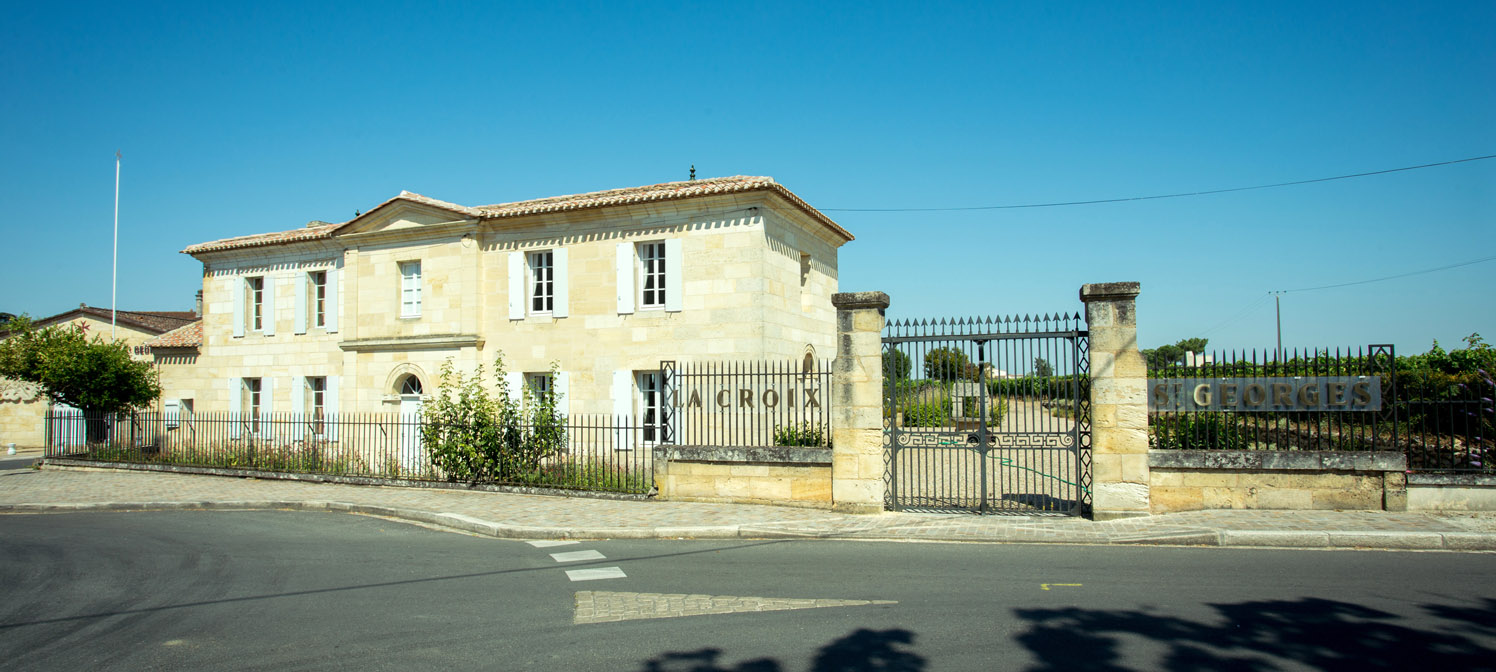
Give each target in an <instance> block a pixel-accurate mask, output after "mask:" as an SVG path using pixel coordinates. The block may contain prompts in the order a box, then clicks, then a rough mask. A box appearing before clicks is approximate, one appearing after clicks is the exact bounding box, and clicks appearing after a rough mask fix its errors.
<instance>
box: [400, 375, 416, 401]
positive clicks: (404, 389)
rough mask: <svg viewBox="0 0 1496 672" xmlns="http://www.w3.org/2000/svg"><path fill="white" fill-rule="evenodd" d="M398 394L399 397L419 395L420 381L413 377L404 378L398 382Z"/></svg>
mask: <svg viewBox="0 0 1496 672" xmlns="http://www.w3.org/2000/svg"><path fill="white" fill-rule="evenodd" d="M400 394H401V396H405V395H416V396H419V395H420V394H421V379H420V378H417V377H415V376H406V377H405V380H403V381H401V382H400Z"/></svg>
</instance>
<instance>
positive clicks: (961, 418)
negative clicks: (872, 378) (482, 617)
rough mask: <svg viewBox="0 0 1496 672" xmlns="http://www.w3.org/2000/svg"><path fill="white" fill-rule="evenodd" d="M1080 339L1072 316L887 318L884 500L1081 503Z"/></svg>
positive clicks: (1035, 510)
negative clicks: (936, 318) (945, 318)
mask: <svg viewBox="0 0 1496 672" xmlns="http://www.w3.org/2000/svg"><path fill="white" fill-rule="evenodd" d="M1087 345H1088V332H1087V331H1086V327H1085V323H1084V322H1083V321H1082V320H1081V317H1080V315H1079V314H1073V315H1052V316H1051V315H1045V316H1043V317H1037V316H1030V317H1002V318H996V317H989V318H970V319H958V320H939V321H923V320H919V321H905V322H898V321H895V322H891V323H889V325H888V327H887V328H886V329H885V331H884V335H883V381H884V395H883V418H884V419H883V423H884V433H883V441H884V445H885V446H886V447H887V450H886V451H885V452H884V456H885V459H886V460H888V468H887V470H886V471H885V472H884V474H885V476H884V477H885V479H886V486H887V488H886V498H887V504H888V507H889V508H890V509H893V510H902V511H949V512H973V513H1006V514H1023V515H1035V514H1069V515H1079V514H1081V513H1083V512H1084V511H1085V510H1086V509H1087V508H1088V507H1089V505H1090V486H1091V474H1090V467H1091V397H1090V356H1089V352H1088V348H1087Z"/></svg>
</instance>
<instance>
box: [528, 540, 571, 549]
mask: <svg viewBox="0 0 1496 672" xmlns="http://www.w3.org/2000/svg"><path fill="white" fill-rule="evenodd" d="M525 543H527V544H529V545H531V546H534V547H535V548H550V547H552V546H570V545H572V544H580V543H582V542H580V541H568V540H564V539H536V540H535V541H527V542H525Z"/></svg>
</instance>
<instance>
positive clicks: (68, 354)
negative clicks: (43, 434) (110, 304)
mask: <svg viewBox="0 0 1496 672" xmlns="http://www.w3.org/2000/svg"><path fill="white" fill-rule="evenodd" d="M8 327H9V331H10V337H9V338H6V339H5V340H3V341H0V376H4V377H6V378H13V379H15V380H23V381H26V382H29V383H35V384H36V385H38V386H40V387H41V388H42V392H43V393H44V394H46V395H47V398H49V399H51V400H52V402H53V403H57V404H67V405H69V406H73V407H75V408H77V409H79V410H81V411H83V415H84V417H85V418H89V420H88V421H87V425H88V430H87V431H88V440H89V441H98V440H102V439H103V438H104V427H105V424H104V416H105V415H107V414H109V413H120V412H123V411H128V410H130V409H132V408H141V407H144V406H145V405H147V404H149V403H151V402H152V401H155V400H156V398H157V397H159V396H161V385H160V384H159V383H158V382H157V379H156V372H155V371H154V370H152V369H151V365H150V363H149V362H140V361H135V360H132V359H130V347H129V346H127V345H125V344H124V343H121V342H118V341H115V342H113V343H107V342H105V341H104V339H103V337H102V336H95V337H94V338H93V340H89V338H88V327H86V326H84V325H55V326H51V327H47V328H45V329H37V328H36V326H35V325H34V324H33V323H32V322H31V320H30V319H29V318H27V317H25V316H24V315H23V316H21V317H17V318H15V319H14V320H11V322H10V323H9V325H8Z"/></svg>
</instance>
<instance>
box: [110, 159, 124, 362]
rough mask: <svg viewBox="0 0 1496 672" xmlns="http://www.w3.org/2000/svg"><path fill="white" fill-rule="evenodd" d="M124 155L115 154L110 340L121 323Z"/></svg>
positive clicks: (114, 337)
mask: <svg viewBox="0 0 1496 672" xmlns="http://www.w3.org/2000/svg"><path fill="white" fill-rule="evenodd" d="M121 158H123V155H122V154H121V153H120V152H119V150H115V152H114V272H113V273H111V274H110V280H109V340H111V341H113V340H116V338H117V337H116V336H115V333H114V332H115V324H116V323H117V322H118V321H119V319H118V318H119V313H118V311H117V309H116V308H115V300H116V299H117V298H118V297H119V161H120V159H121Z"/></svg>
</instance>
